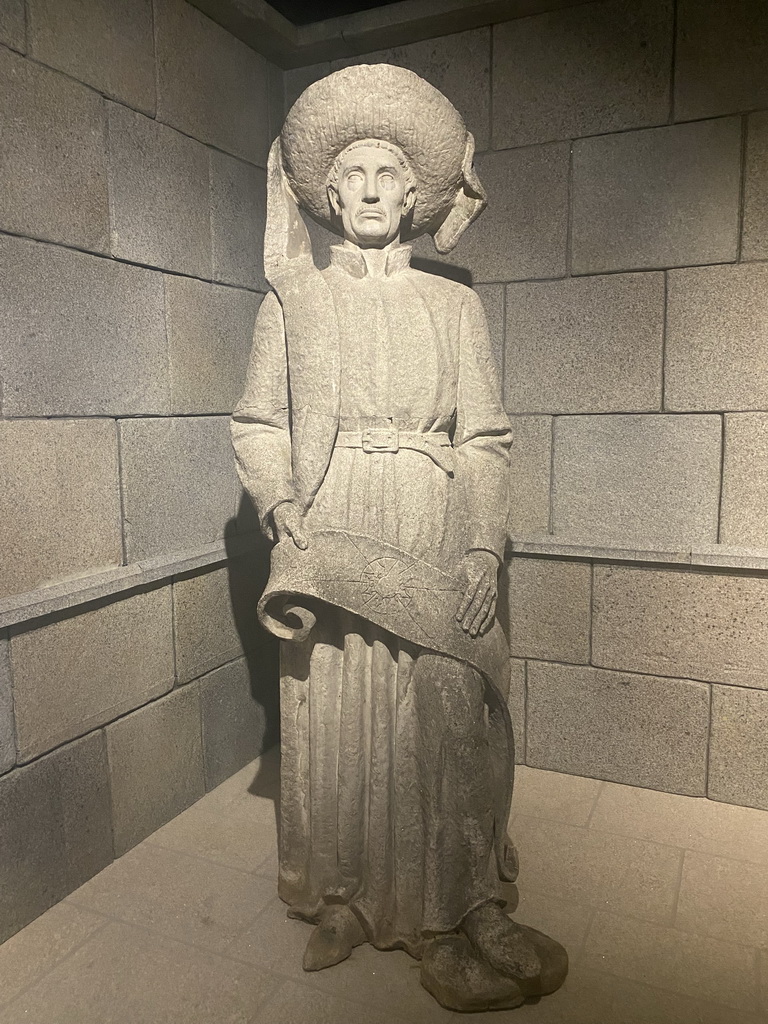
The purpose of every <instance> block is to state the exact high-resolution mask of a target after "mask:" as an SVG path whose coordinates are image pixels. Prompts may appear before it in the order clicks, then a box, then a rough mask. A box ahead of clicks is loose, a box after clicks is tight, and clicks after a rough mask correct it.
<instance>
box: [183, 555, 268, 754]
mask: <svg viewBox="0 0 768 1024" xmlns="http://www.w3.org/2000/svg"><path fill="white" fill-rule="evenodd" d="M267 571H268V563H267V558H266V552H264V554H262V555H257V556H251V557H248V558H240V559H236V560H233V561H232V562H230V563H229V564H228V565H226V566H223V567H222V568H219V569H213V570H212V571H211V572H205V573H200V574H198V575H195V576H188V577H186V578H181V579H177V580H176V581H175V582H174V584H173V588H174V590H173V599H174V605H173V607H174V624H175V642H176V678H177V681H178V682H179V683H187V682H189V680H190V679H195V678H196V677H197V676H201V675H203V673H205V672H210V671H211V669H214V668H218V667H219V666H220V665H223V664H224V662H227V661H232V660H233V659H234V658H239V657H241V656H242V654H243V652H244V651H245V650H253V649H254V648H256V647H258V646H259V644H263V643H264V642H265V640H266V638H267V635H266V634H265V633H264V631H263V630H262V628H261V626H260V625H259V622H258V619H257V616H256V605H257V603H258V600H259V597H260V596H261V592H262V590H263V589H264V584H265V583H266V576H267ZM255 756H256V755H255V754H254V757H255Z"/></svg>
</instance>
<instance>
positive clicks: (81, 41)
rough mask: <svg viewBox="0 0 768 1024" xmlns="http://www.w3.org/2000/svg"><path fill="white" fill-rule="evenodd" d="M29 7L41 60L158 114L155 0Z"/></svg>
mask: <svg viewBox="0 0 768 1024" xmlns="http://www.w3.org/2000/svg"><path fill="white" fill-rule="evenodd" d="M28 11H29V14H28V18H29V52H30V55H31V56H32V57H34V58H35V60H39V61H41V62H42V63H43V64H47V65H48V66H49V67H53V68H58V69H59V71H65V72H66V73H67V74H68V75H71V76H72V78H77V79H78V80H79V81H81V82H85V83H86V84H87V85H92V86H93V88H94V89H98V91H99V92H103V93H105V94H106V95H107V96H110V97H111V98H112V99H115V100H120V101H121V102H122V103H125V104H127V105H128V106H129V107H135V108H136V109H137V110H142V111H144V113H146V114H153V113H154V112H155V51H154V41H153V37H152V0H29V2H28Z"/></svg>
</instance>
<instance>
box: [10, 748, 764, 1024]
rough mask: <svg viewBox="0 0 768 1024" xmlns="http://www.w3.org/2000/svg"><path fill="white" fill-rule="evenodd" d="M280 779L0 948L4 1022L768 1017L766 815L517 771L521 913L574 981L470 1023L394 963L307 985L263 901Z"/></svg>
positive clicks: (269, 885) (225, 798) (109, 874)
mask: <svg viewBox="0 0 768 1024" xmlns="http://www.w3.org/2000/svg"><path fill="white" fill-rule="evenodd" d="M277 773H278V765H277V757H276V754H270V755H267V756H266V757H265V758H263V759H262V760H261V761H260V762H254V764H252V765H249V766H248V767H247V768H244V769H243V770H242V771H241V772H240V773H239V774H237V775H236V776H234V777H233V778H231V779H229V780H228V781H227V782H225V783H224V784H223V785H222V786H220V787H219V788H218V789H217V790H215V791H214V792H213V793H210V794H209V795H208V796H206V797H205V798H204V799H203V800H201V801H200V802H199V803H197V804H195V805H194V806H193V807H191V808H190V809H189V810H188V811H185V812H184V814H182V815H180V816H179V817H178V818H176V819H174V820H173V821H172V822H170V823H169V824H168V825H166V826H165V827H164V828H162V829H160V831H158V832H156V833H155V834H154V835H153V836H151V837H150V838H149V839H147V840H146V841H145V842H143V843H142V844H141V845H140V846H138V847H136V848H135V849H134V850H132V851H131V852H130V853H128V854H126V856H124V857H122V858H121V859H120V860H118V861H116V862H115V863H114V864H112V865H111V866H110V867H108V868H107V869H106V870H105V871H102V872H101V874H100V875H98V876H97V877H96V878H94V879H92V880H91V881H90V882H88V883H87V884H86V885H84V886H83V887H82V888H81V889H79V890H78V891H77V892H75V893H74V894H73V895H72V896H71V897H69V898H68V899H66V900H64V902H63V903H60V904H59V905H58V906H56V907H54V908H53V909H52V910H50V911H48V913H47V914H45V915H44V916H43V917H41V918H40V919H39V920H37V921H35V922H34V923H33V924H31V925H30V926H29V927H28V928H26V929H25V930H24V931H22V932H20V933H19V934H18V935H16V936H15V937H14V938H12V939H11V940H10V941H8V942H7V943H6V944H5V945H4V946H2V947H0V1024H21V1022H27V1024H408V1022H410V1024H432V1022H434V1024H440V1022H449V1021H452V1022H454V1024H456V1022H457V1021H459V1020H461V1019H469V1020H474V1021H477V1022H478V1024H480V1022H485V1021H493V1022H495V1024H504V1022H507V1021H508V1022H510V1024H512V1022H514V1024H518V1022H519V1024H641V1022H642V1024H757V1022H768V812H763V811H755V810H749V809H744V808H739V807H731V806H729V805H727V804H715V803H709V802H706V801H703V800H695V799H691V798H687V797H679V796H670V795H667V794H662V793H653V792H650V791H647V790H641V789H632V788H630V787H627V786H618V785H613V784H612V783H600V782H596V781H594V780H592V779H581V778H574V777H570V776H567V775H557V774H555V773H553V772H543V771H536V770H533V769H530V768H521V769H520V770H519V775H518V780H517V786H516V794H515V805H514V813H513V821H512V829H511V831H512V834H513V836H514V838H515V840H516V842H517V844H518V847H519V850H520V859H521V874H520V883H519V888H520V894H521V895H520V900H519V906H518V908H517V911H516V916H517V918H518V919H519V920H521V921H524V922H526V923H528V924H532V925H535V926H536V927H538V928H541V929H542V930H544V931H547V932H549V933H550V934H551V935H553V936H554V937H555V938H557V939H559V940H560V941H561V942H563V943H564V944H565V946H566V947H567V948H568V951H569V953H570V956H571V973H570V975H569V978H568V981H567V982H566V984H565V986H564V987H563V988H562V989H561V990H560V991H559V992H558V993H556V994H555V995H553V996H549V997H547V998H545V999H543V1000H541V1001H540V1002H539V1003H538V1004H534V1003H532V1004H527V1005H525V1006H523V1007H521V1008H520V1009H518V1010H514V1011H510V1012H505V1013H495V1014H476V1015H473V1017H471V1018H462V1016H461V1015H459V1014H451V1013H449V1012H447V1011H445V1010H442V1009H441V1008H440V1007H439V1006H438V1005H437V1004H436V1003H434V1002H433V1000H432V999H431V998H430V997H429V996H428V995H427V994H426V992H424V990H423V989H422V988H421V987H420V985H419V970H418V965H417V964H416V963H415V961H413V960H411V959H409V957H407V956H406V955H405V954H404V953H379V952H376V951H375V950H373V949H371V948H370V947H367V946H365V947H361V948H360V949H357V950H355V952H354V953H353V955H352V957H351V958H350V959H349V960H348V961H346V962H345V963H343V964H341V965H339V966H338V967H335V968H333V969H331V970H329V971H323V972H320V973H317V974H311V975H307V974H304V972H303V971H302V969H301V957H302V952H303V948H304V944H305V942H306V939H307V936H308V933H309V929H308V926H307V925H304V924H300V923H298V922H295V921H289V920H287V919H286V916H285V908H284V906H283V905H282V904H281V903H280V902H279V900H278V899H277V897H276V896H275V877H276V867H277V865H276V853H275V805H274V802H273V799H272V797H273V795H274V793H275V791H276V786H277ZM509 896H510V899H511V901H512V905H513V906H514V903H515V902H516V900H517V893H516V892H515V889H514V887H511V886H510V887H509ZM761 984H762V991H761Z"/></svg>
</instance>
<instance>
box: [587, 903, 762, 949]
mask: <svg viewBox="0 0 768 1024" xmlns="http://www.w3.org/2000/svg"><path fill="white" fill-rule="evenodd" d="M596 910H597V912H600V913H604V914H607V915H608V916H609V917H612V918H617V919H618V920H620V921H633V922H636V923H637V924H644V925H650V926H651V927H652V928H661V929H662V930H663V931H666V932H674V933H675V934H676V935H679V936H681V937H684V938H688V939H702V940H704V941H705V942H716V943H718V944H720V945H724V946H732V947H735V948H737V949H739V950H749V951H750V952H758V953H759V952H760V951H761V949H762V948H763V947H760V946H754V945H751V944H750V943H745V942H734V941H733V940H732V939H724V938H720V937H719V936H717V935H702V934H701V933H700V932H695V931H685V930H684V929H682V928H677V927H676V926H674V925H669V924H662V923H660V922H659V921H650V920H649V919H648V918H644V917H638V916H637V915H636V914H630V913H624V914H619V913H617V912H616V911H614V910H611V909H610V908H607V907H605V906H603V907H597V908H596ZM596 917H597V913H596V914H595V918H596ZM594 924H595V919H594V918H593V920H592V921H591V922H590V925H589V929H588V931H587V935H586V939H587V940H588V939H589V937H590V935H591V933H592V928H593V927H594ZM585 944H586V942H585ZM765 948H766V949H768V947H765Z"/></svg>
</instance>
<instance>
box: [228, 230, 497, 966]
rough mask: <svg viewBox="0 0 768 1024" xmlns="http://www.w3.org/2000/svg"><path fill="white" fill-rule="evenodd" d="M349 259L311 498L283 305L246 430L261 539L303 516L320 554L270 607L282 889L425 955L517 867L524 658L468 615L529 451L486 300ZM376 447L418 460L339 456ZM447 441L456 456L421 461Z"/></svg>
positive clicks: (295, 362) (280, 553)
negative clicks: (300, 460)
mask: <svg viewBox="0 0 768 1024" xmlns="http://www.w3.org/2000/svg"><path fill="white" fill-rule="evenodd" d="M331 256H332V263H331V266H330V267H329V268H328V269H327V270H326V271H323V272H322V276H323V278H324V280H325V282H326V284H327V286H328V288H329V290H330V294H331V295H332V297H333V308H334V311H335V326H336V336H335V337H334V338H333V339H331V340H330V342H329V344H333V345H334V346H336V348H335V349H334V358H335V359H336V360H337V365H338V389H339V393H338V397H337V405H338V423H337V424H333V425H332V433H331V436H332V437H333V436H336V433H337V432H338V436H337V438H336V444H335V445H334V446H333V448H332V450H331V451H330V452H329V453H328V458H327V467H324V472H323V473H322V474H321V479H320V482H319V486H316V488H315V490H314V493H313V494H312V495H311V498H310V500H306V499H302V497H301V496H300V495H299V494H298V493H297V484H296V480H297V478H298V477H299V476H301V474H302V473H303V472H304V469H305V467H302V466H299V467H297V466H296V460H295V455H296V450H295V443H294V439H295V437H296V436H297V431H300V430H301V429H302V422H303V420H302V416H303V415H304V414H305V413H306V412H307V410H306V409H297V408H295V404H296V403H295V400H294V392H295V390H296V388H295V386H293V387H292V381H295V380H296V377H297V375H299V374H301V373H302V364H303V361H302V359H301V354H300V353H299V354H298V355H296V350H295V348H294V349H292V348H291V343H290V342H291V339H290V337H289V338H286V322H290V321H289V320H288V318H287V317H286V316H285V315H284V309H283V307H282V306H281V303H280V300H279V297H278V296H277V295H275V294H274V293H270V294H269V295H267V297H266V298H265V300H264V302H263V303H262V306H261V309H260V311H259V315H258V318H257V323H256V329H255V334H254V347H253V353H252V357H251V363H250V366H249V371H248V377H247V381H246V389H245V394H244V395H243V398H242V400H241V402H240V403H239V405H238V408H237V409H236V411H235V414H234V417H233V424H232V433H233V443H234V446H235V451H236V456H237V462H238V470H239V472H240V476H241V479H242V481H243V484H244V486H245V488H246V489H247V491H248V492H249V494H250V496H251V498H252V500H253V502H254V505H255V507H256V510H257V512H258V514H259V518H260V521H261V523H262V527H263V529H264V530H265V532H266V533H267V534H268V535H271V536H274V534H273V529H274V523H273V520H272V513H273V511H274V509H275V508H276V507H277V506H278V505H279V504H280V503H281V502H284V501H295V502H296V503H297V504H298V505H299V507H300V508H302V511H304V513H305V516H304V523H305V526H306V529H307V532H308V537H309V546H308V548H307V550H306V552H299V551H298V550H297V549H296V548H295V547H294V545H293V544H292V542H291V541H290V540H286V541H282V542H281V543H280V544H279V545H278V547H277V549H275V551H274V553H273V567H272V568H273V575H272V578H271V579H270V584H268V587H267V593H266V595H265V599H263V601H262V605H261V614H262V621H264V622H265V624H266V625H267V628H272V629H273V631H274V632H276V633H277V634H278V635H280V636H281V637H283V638H284V639H283V640H282V642H281V656H280V666H281V667H280V671H281V738H282V769H281V810H280V819H281V820H280V877H279V893H280V895H281V897H282V898H283V899H284V900H285V901H286V902H287V903H288V904H289V907H290V908H291V909H290V912H291V913H293V914H294V915H295V916H299V917H303V918H305V919H306V920H308V921H317V920H318V919H319V917H320V915H321V912H322V909H323V907H324V906H326V905H327V904H329V903H344V904H346V905H348V906H349V907H350V908H351V909H352V911H353V912H354V913H355V914H356V915H357V917H358V919H359V920H360V921H361V923H362V925H363V927H364V929H365V932H366V935H367V937H368V939H369V941H370V942H371V943H372V944H374V945H375V946H377V947H379V948H403V949H406V950H407V951H408V952H410V953H411V954H412V955H414V956H417V957H418V956H420V955H421V952H422V950H423V947H424V943H425V941H426V940H427V939H428V938H429V937H431V936H432V935H435V934H439V933H442V932H450V931H453V930H455V929H456V928H457V927H458V926H459V924H460V923H461V921H462V919H463V918H464V916H466V914H467V913H468V912H469V911H470V910H472V909H473V908H474V907H477V906H479V905H481V904H483V903H486V902H489V901H492V900H499V899H500V897H499V886H498V878H499V875H500V874H501V875H502V876H503V877H510V876H511V873H513V872H514V864H513V863H511V862H512V860H513V859H514V854H513V851H512V850H511V849H510V848H509V847H508V846H507V845H506V818H505V813H506V812H505V808H506V811H508V804H509V797H510V796H511V784H512V778H511V775H512V771H513V763H514V756H513V744H512V737H511V726H510V724H509V716H508V712H507V710H506V702H505V697H506V685H507V682H506V680H507V677H508V663H507V658H506V649H505V646H504V644H503V637H501V631H500V627H499V626H498V624H495V625H494V627H493V630H492V631H491V633H490V634H489V635H488V636H487V637H485V638H483V639H478V640H477V641H472V640H470V639H469V638H467V637H466V636H465V635H463V634H462V633H461V631H460V630H459V627H458V625H457V624H456V622H455V619H454V612H455V609H456V606H457V605H458V603H459V599H460V597H461V593H462V591H463V583H462V582H461V581H460V580H458V579H457V577H456V571H457V568H458V566H459V563H460V562H461V559H462V558H463V556H464V555H465V554H466V553H467V552H468V551H470V550H473V549H480V550H485V551H490V552H492V553H493V554H494V555H495V556H496V557H497V558H498V559H499V560H500V559H501V557H502V555H503V547H504V541H505V535H506V516H507V503H508V502H507V487H508V449H509V445H510V442H511V434H510V430H509V422H508V420H507V417H506V415H505V414H504V411H503V409H502V406H501V402H500V396H499V387H498V382H497V378H496V372H495V368H494V366H493V361H492V356H491V351H490V343H489V339H488V331H487V326H486V323H485V317H484V315H483V310H482V306H481V304H480V301H479V299H478V298H477V296H476V295H475V294H474V293H473V292H472V291H471V289H468V288H466V287H464V286H463V285H460V284H457V283H455V282H453V281H449V280H446V279H444V278H441V277H436V276H434V275H431V274H424V273H421V272H419V271H417V270H415V269H413V268H411V267H410V264H409V259H410V247H408V246H400V247H397V248H395V249H392V250H391V251H390V252H389V253H388V255H387V258H386V262H385V263H378V264H376V265H374V264H370V265H369V262H368V261H367V259H366V257H365V254H364V252H363V251H362V250H359V249H357V248H356V247H354V246H350V245H348V244H347V245H344V246H334V247H333V248H332V250H331ZM313 358H314V360H315V363H316V362H317V353H313ZM307 362H308V363H310V362H311V360H308V361H307ZM304 393H306V388H305V389H304ZM370 430H372V431H374V432H377V431H378V432H381V431H390V432H394V434H395V435H396V436H399V435H402V437H403V444H402V445H400V446H399V447H398V444H397V443H395V444H394V445H392V447H393V448H396V449H397V450H366V449H365V448H364V447H361V446H359V444H358V443H356V442H355V441H352V442H351V443H346V444H345V443H342V439H343V438H355V437H359V436H360V435H363V434H365V432H366V431H370ZM429 434H433V435H435V438H438V437H439V438H441V440H440V444H441V445H442V446H443V447H442V448H441V453H442V455H441V458H440V459H437V460H435V459H433V458H431V457H430V456H429V455H428V454H425V452H424V451H423V450H417V449H418V446H416V448H409V447H406V446H405V445H406V444H407V438H408V437H413V436H414V435H429ZM378 436H379V437H380V436H381V434H379V435H378ZM308 450H309V449H308ZM280 601H282V603H283V604H282V608H283V614H282V618H281V616H280V614H279V613H278V614H274V610H275V608H276V607H277V605H278V604H279V603H280ZM297 623H298V625H297ZM502 819H504V820H502Z"/></svg>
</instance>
